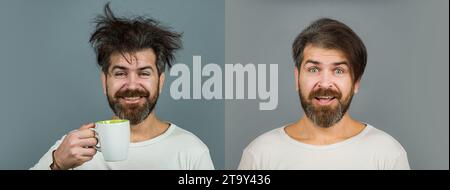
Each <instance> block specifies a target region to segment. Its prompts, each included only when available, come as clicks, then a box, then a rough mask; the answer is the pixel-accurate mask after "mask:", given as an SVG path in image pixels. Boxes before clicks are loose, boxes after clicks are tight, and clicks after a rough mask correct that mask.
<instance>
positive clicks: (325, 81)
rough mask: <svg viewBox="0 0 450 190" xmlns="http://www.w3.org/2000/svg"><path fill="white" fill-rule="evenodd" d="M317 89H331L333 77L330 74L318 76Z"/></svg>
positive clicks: (324, 73)
mask: <svg viewBox="0 0 450 190" xmlns="http://www.w3.org/2000/svg"><path fill="white" fill-rule="evenodd" d="M318 86H319V88H332V87H333V76H332V73H330V72H323V73H322V74H321V75H320V80H319V84H318Z"/></svg>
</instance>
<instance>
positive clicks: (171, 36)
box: [89, 3, 181, 74]
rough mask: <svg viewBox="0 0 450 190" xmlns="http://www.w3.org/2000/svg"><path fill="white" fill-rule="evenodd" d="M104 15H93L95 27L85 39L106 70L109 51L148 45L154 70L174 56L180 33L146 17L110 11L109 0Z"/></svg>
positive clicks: (137, 49) (138, 49)
mask: <svg viewBox="0 0 450 190" xmlns="http://www.w3.org/2000/svg"><path fill="white" fill-rule="evenodd" d="M104 14H105V15H99V16H97V18H96V19H95V23H96V29H95V31H94V32H93V33H92V35H91V38H90V40H89V42H90V43H91V45H92V47H93V48H94V50H95V53H96V54H97V63H98V65H99V66H100V67H101V69H102V71H103V72H104V73H105V74H106V73H107V72H108V68H109V65H110V57H111V55H112V54H115V53H120V54H122V55H124V54H125V53H135V52H137V51H140V50H144V49H148V48H150V49H152V50H153V52H154V53H155V55H156V66H157V69H158V74H161V73H163V72H164V70H165V67H166V64H167V65H168V66H169V68H170V67H171V66H172V62H173V61H174V59H175V56H174V52H175V51H176V50H178V49H180V48H181V34H180V33H176V32H172V31H170V29H169V28H167V27H165V26H162V25H160V23H159V22H158V21H155V20H153V19H150V18H144V17H136V18H122V17H116V16H114V14H113V13H112V11H111V9H110V7H109V3H107V4H106V5H105V8H104Z"/></svg>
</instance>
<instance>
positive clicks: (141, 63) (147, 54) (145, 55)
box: [110, 51, 156, 69]
mask: <svg viewBox="0 0 450 190" xmlns="http://www.w3.org/2000/svg"><path fill="white" fill-rule="evenodd" d="M114 66H120V67H122V68H129V69H132V68H142V67H151V68H156V57H155V55H154V53H153V51H139V52H136V53H124V54H121V53H115V54H113V55H111V58H110V68H113V67H114Z"/></svg>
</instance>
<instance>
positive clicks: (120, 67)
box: [111, 65, 153, 71]
mask: <svg viewBox="0 0 450 190" xmlns="http://www.w3.org/2000/svg"><path fill="white" fill-rule="evenodd" d="M114 69H120V70H128V68H127V67H124V66H119V65H114V66H113V67H112V68H111V70H114ZM145 69H150V70H152V71H153V68H152V67H151V66H145V67H141V68H139V69H138V70H140V71H142V70H145Z"/></svg>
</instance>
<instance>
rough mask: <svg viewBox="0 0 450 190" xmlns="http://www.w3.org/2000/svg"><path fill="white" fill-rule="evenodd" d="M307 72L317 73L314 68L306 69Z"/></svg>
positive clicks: (317, 70)
mask: <svg viewBox="0 0 450 190" xmlns="http://www.w3.org/2000/svg"><path fill="white" fill-rule="evenodd" d="M308 72H310V73H317V72H319V69H317V68H316V67H312V68H309V69H308Z"/></svg>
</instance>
